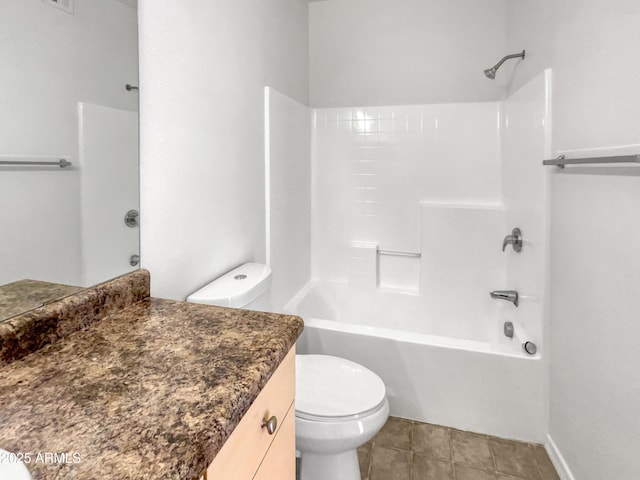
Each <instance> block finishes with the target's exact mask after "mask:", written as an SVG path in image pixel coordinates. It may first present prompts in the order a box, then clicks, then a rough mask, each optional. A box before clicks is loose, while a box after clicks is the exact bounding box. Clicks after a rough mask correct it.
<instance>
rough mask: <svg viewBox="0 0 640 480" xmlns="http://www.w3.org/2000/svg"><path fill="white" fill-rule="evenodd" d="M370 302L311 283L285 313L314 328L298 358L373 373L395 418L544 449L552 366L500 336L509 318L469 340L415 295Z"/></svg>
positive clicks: (382, 295) (337, 287)
mask: <svg viewBox="0 0 640 480" xmlns="http://www.w3.org/2000/svg"><path fill="white" fill-rule="evenodd" d="M367 295H368V296H367V297H363V296H361V295H360V293H359V292H358V291H357V290H356V291H354V290H353V289H351V290H350V289H348V288H347V286H346V285H341V284H333V283H327V282H318V281H311V282H309V283H308V284H307V285H306V286H305V287H304V288H303V289H302V290H301V291H300V292H299V293H298V294H297V295H296V296H295V297H294V298H293V299H292V300H291V301H290V302H289V303H288V304H287V305H286V307H285V310H286V311H287V312H290V313H295V314H297V315H300V316H302V317H303V318H304V321H305V329H304V332H303V334H302V336H301V337H300V339H299V340H298V344H297V345H298V346H297V348H298V353H324V354H328V355H337V356H340V357H344V358H347V359H350V360H352V361H355V362H358V363H360V364H362V365H364V366H366V367H367V368H369V369H371V370H373V371H374V372H376V373H377V374H378V375H380V377H381V378H382V379H383V380H384V382H385V384H386V387H387V396H388V398H389V403H390V406H391V414H392V415H395V416H399V417H404V418H410V419H414V420H419V421H424V422H430V423H435V424H440V425H447V426H451V427H456V428H460V429H463V430H470V431H474V432H480V433H486V434H490V435H497V436H500V437H505V438H513V439H518V440H524V441H532V442H544V440H545V438H544V435H545V431H546V428H545V425H546V416H547V412H546V407H545V402H544V398H545V396H544V392H545V390H546V388H547V387H546V384H545V380H544V379H545V376H544V371H545V368H546V367H545V364H546V362H545V361H544V359H543V358H542V357H540V356H528V355H526V354H524V353H523V352H522V349H521V341H522V340H521V339H519V338H517V337H516V338H514V339H513V340H511V339H508V338H506V337H504V335H502V334H501V333H500V332H501V328H502V327H501V322H502V319H501V318H502V316H501V315H500V314H499V311H497V312H496V315H495V319H494V320H490V322H491V323H492V324H493V325H492V328H484V329H483V330H479V329H468V331H476V332H477V331H483V332H487V333H486V334H485V333H483V334H482V335H481V337H480V338H477V337H476V338H465V336H466V337H469V335H465V334H464V332H465V329H463V328H459V326H458V322H456V320H455V318H451V319H438V321H430V319H428V318H424V319H421V317H420V315H421V313H420V310H419V309H418V307H417V306H416V302H415V301H414V300H415V299H412V298H411V296H410V295H409V296H407V295H406V294H401V293H393V292H383V291H379V292H376V293H375V294H373V295H372V294H371V292H370V291H369V292H367ZM496 308H498V309H499V308H500V307H499V306H498V307H496ZM405 317H406V318H407V319H408V321H407V322H403V319H404V318H405ZM421 320H422V321H421ZM478 321H479V322H482V323H483V324H484V325H485V326H486V324H487V319H486V318H479V320H478ZM377 322H378V324H382V325H385V327H379V326H375V325H376V323H377ZM407 325H410V326H411V328H412V329H413V330H419V331H407V330H406V329H405V328H406V326H407ZM452 325H453V327H451V326H452ZM389 326H391V327H392V328H389ZM417 326H419V327H420V328H419V329H418V328H416V327H417ZM444 331H447V332H448V333H447V335H442V334H441V333H442V332H444ZM432 332H436V333H440V334H433V333H432Z"/></svg>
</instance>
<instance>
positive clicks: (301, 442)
mask: <svg viewBox="0 0 640 480" xmlns="http://www.w3.org/2000/svg"><path fill="white" fill-rule="evenodd" d="M387 418H389V402H388V401H387V397H386V391H385V386H384V383H383V382H382V380H381V379H380V377H378V376H377V375H376V374H375V373H373V372H372V371H370V370H368V369H366V368H365V367H363V366H361V365H358V364H357V363H354V362H351V361H349V360H346V359H344V358H339V357H332V356H329V355H297V356H296V418H295V421H296V449H297V450H298V451H299V452H300V453H301V457H300V466H301V470H300V480H328V479H332V480H360V467H359V464H358V453H357V449H358V447H360V446H361V445H364V444H365V443H366V442H368V441H369V440H371V439H372V438H373V437H374V436H375V435H376V433H378V432H379V431H380V429H381V428H382V426H383V425H384V424H385V423H386V421H387Z"/></svg>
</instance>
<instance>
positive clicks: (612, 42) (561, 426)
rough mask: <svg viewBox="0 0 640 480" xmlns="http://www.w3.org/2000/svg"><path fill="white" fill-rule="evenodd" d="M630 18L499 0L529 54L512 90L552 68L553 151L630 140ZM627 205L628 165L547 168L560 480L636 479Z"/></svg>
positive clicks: (632, 202) (634, 41)
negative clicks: (505, 4)
mask: <svg viewBox="0 0 640 480" xmlns="http://www.w3.org/2000/svg"><path fill="white" fill-rule="evenodd" d="M639 23H640V4H638V3H637V2H629V1H625V0H613V1H606V2H605V1H597V0H590V1H583V0H566V1H563V2H554V1H552V0H545V1H543V2H539V1H533V0H523V1H518V2H510V3H509V16H508V25H509V38H508V43H509V45H510V48H516V47H517V48H520V46H523V47H524V48H527V52H528V54H530V55H528V58H527V60H525V61H524V62H522V63H521V65H520V66H519V67H518V71H517V72H516V74H515V79H514V82H513V88H516V87H517V86H518V85H520V84H522V83H524V82H525V81H527V80H528V79H529V78H532V77H533V76H534V75H536V74H537V73H539V72H540V71H541V70H542V68H544V67H547V66H551V67H553V71H554V101H553V121H554V126H553V151H554V155H555V153H557V152H560V151H572V150H578V149H595V150H593V151H591V152H589V151H587V152H583V154H585V153H586V155H587V156H588V155H594V154H597V153H598V152H602V151H603V150H600V149H602V148H603V147H612V146H614V147H615V146H620V145H629V144H636V145H638V144H640V130H639V129H638V125H640V94H639V93H638V90H637V88H636V87H637V82H636V81H635V80H634V79H637V78H639V77H640V51H639V50H638V48H637V45H638V44H639V43H640V30H639V29H638V24H639ZM631 150H635V152H636V153H640V146H636V147H635V148H632V149H631ZM604 151H606V150H604ZM609 153H611V150H610V151H609ZM573 154H574V155H580V153H573ZM639 207H640V178H639V176H638V172H637V170H635V171H633V170H629V169H619V168H618V169H615V168H608V169H602V168H594V167H591V168H576V167H574V168H571V169H570V168H569V167H567V169H566V171H564V172H559V171H557V170H555V169H554V170H553V172H552V182H551V283H550V291H551V348H552V350H551V385H550V438H551V439H552V440H553V442H554V443H555V445H556V446H557V450H555V453H556V454H559V455H561V456H562V457H563V460H564V462H566V464H565V466H566V467H568V468H567V469H566V470H565V471H564V472H563V475H564V478H570V477H569V471H570V472H572V474H573V478H575V479H577V480H601V479H603V478H615V479H620V480H633V479H636V478H639V477H640V457H638V455H637V449H638V442H639V440H640V402H639V401H638V398H640V390H639V387H638V381H637V379H638V378H640V351H639V350H638V348H637V339H638V338H640V317H639V315H638V312H639V311H640V304H639V303H638V295H637V289H636V287H635V286H636V285H637V282H638V272H640V256H639V255H638V254H637V252H636V250H635V248H634V247H633V246H634V245H637V244H638V242H639V241H640V217H639V216H638V211H640V208H639ZM559 464H560V462H559Z"/></svg>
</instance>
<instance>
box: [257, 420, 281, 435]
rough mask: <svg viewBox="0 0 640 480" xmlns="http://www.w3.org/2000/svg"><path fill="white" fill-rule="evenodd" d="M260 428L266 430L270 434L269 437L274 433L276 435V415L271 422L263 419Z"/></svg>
mask: <svg viewBox="0 0 640 480" xmlns="http://www.w3.org/2000/svg"><path fill="white" fill-rule="evenodd" d="M260 428H266V429H267V432H269V435H273V434H274V433H276V429H277V428H278V419H277V418H276V417H275V415H274V416H273V417H271V418H270V419H269V420H265V419H262V423H261V424H260Z"/></svg>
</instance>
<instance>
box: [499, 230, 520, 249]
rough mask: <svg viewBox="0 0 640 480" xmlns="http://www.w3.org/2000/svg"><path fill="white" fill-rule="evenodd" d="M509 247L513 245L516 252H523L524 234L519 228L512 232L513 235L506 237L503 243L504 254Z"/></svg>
mask: <svg viewBox="0 0 640 480" xmlns="http://www.w3.org/2000/svg"><path fill="white" fill-rule="evenodd" d="M507 245H513V251H514V252H520V250H522V232H521V231H520V229H519V228H514V229H513V230H511V235H507V236H506V237H504V240H503V241H502V251H503V252H504V251H505V249H506V248H507Z"/></svg>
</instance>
